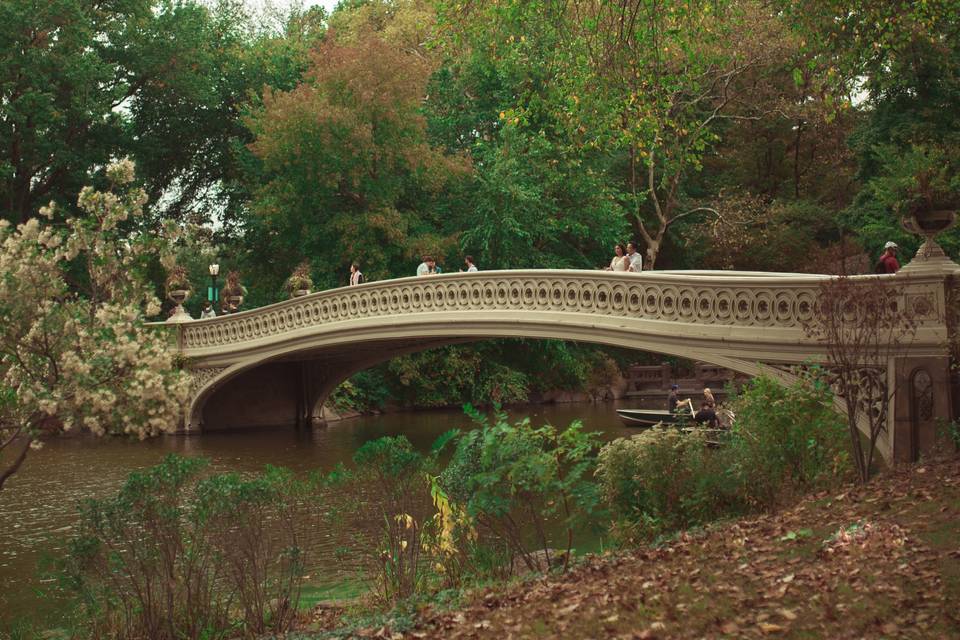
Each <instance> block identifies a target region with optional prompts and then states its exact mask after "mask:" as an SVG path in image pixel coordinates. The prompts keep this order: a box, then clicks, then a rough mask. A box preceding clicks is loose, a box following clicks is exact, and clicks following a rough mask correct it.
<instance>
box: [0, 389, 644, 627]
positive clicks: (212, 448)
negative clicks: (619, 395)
mask: <svg viewBox="0 0 960 640" xmlns="http://www.w3.org/2000/svg"><path fill="white" fill-rule="evenodd" d="M614 408H615V407H614V405H612V404H600V405H587V404H575V405H545V406H533V407H528V408H524V409H518V410H516V411H513V412H512V413H513V414H515V415H518V416H519V415H529V416H531V418H532V419H533V420H534V421H535V422H550V423H552V424H555V425H558V426H565V425H566V424H568V423H569V422H570V421H572V420H577V419H579V420H582V421H583V423H584V425H585V427H586V428H587V429H589V430H594V431H601V432H603V434H604V438H605V439H606V438H613V437H618V436H621V435H626V434H628V433H629V432H630V431H629V430H628V429H626V428H624V427H623V426H622V425H621V424H620V422H619V420H618V419H617V417H616V414H615V413H614ZM457 427H462V428H469V427H470V422H469V420H468V419H466V418H465V417H464V416H463V414H462V413H460V412H459V411H420V412H409V413H398V414H391V415H384V416H370V417H362V418H356V419H352V420H346V421H343V422H337V423H332V424H330V425H328V426H326V427H319V428H316V429H313V430H304V431H297V430H295V429H293V428H292V427H276V428H272V429H259V430H255V431H234V432H220V433H209V434H204V435H198V436H189V437H177V436H168V437H163V438H157V439H153V440H148V441H146V442H135V441H133V442H131V441H125V440H119V439H94V438H72V439H61V440H55V441H51V442H49V443H47V445H46V446H45V447H44V448H43V449H42V450H40V451H34V452H31V454H30V457H29V458H28V459H27V461H26V462H25V463H24V466H23V468H22V469H21V471H20V472H19V473H18V474H17V475H16V476H14V477H13V478H12V479H11V480H10V481H8V483H7V485H6V487H5V488H4V489H3V490H2V491H0V628H2V625H3V623H4V622H6V623H9V622H10V620H13V619H15V618H24V617H27V618H34V619H41V620H42V619H48V618H50V617H51V616H52V617H55V615H56V614H55V613H54V612H52V611H51V610H52V609H54V608H55V607H56V603H53V602H51V601H49V600H48V599H47V598H45V597H44V596H43V595H41V594H39V593H37V590H38V589H42V587H43V585H42V583H41V581H40V580H39V578H38V577H37V576H38V572H37V566H38V562H39V561H40V560H41V557H42V556H43V554H44V553H48V552H49V553H51V554H53V555H55V554H56V552H57V550H58V549H60V548H61V547H62V544H63V540H64V538H65V537H66V536H68V535H69V534H70V531H71V528H72V526H73V524H74V523H75V521H76V505H77V503H78V502H79V501H80V500H83V499H86V498H102V497H106V496H109V495H112V494H113V493H114V492H116V491H117V489H118V488H119V487H120V485H121V484H122V482H123V480H124V479H125V478H126V476H127V474H129V473H130V472H131V471H134V470H138V469H143V468H145V467H149V466H151V465H153V464H156V463H157V462H159V461H160V459H161V458H162V457H163V456H164V455H166V454H167V453H170V452H176V453H180V454H183V455H191V456H193V455H195V456H204V457H207V458H209V459H210V460H211V462H212V466H213V468H214V469H215V470H218V471H230V470H234V471H258V470H260V469H262V468H263V466H264V465H266V464H272V465H279V466H284V467H288V468H290V469H293V470H294V471H299V472H307V471H314V470H317V469H321V470H329V469H331V468H332V467H333V466H334V465H336V464H337V463H339V462H348V461H349V460H350V458H351V456H352V455H353V453H354V451H356V450H357V448H358V447H360V446H361V445H362V444H363V443H365V442H367V441H368V440H372V439H375V438H379V437H381V436H386V435H399V434H403V435H405V436H407V437H408V438H409V439H410V441H411V442H412V443H413V444H414V446H416V447H417V448H418V449H420V450H422V451H427V450H428V449H429V447H430V445H431V444H432V443H433V441H434V439H435V438H436V437H437V436H439V435H440V434H442V433H444V432H445V431H447V430H449V429H453V428H457ZM316 544H317V546H318V547H319V549H318V550H319V551H321V552H322V551H324V549H323V547H324V544H325V543H324V541H323V540H318V541H316ZM330 544H332V543H330ZM326 551H331V549H326Z"/></svg>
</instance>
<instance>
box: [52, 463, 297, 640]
mask: <svg viewBox="0 0 960 640" xmlns="http://www.w3.org/2000/svg"><path fill="white" fill-rule="evenodd" d="M207 466H208V462H207V461H206V460H204V459H201V458H183V457H180V456H177V455H174V454H170V455H168V456H167V457H166V458H164V460H163V462H162V463H160V464H159V465H157V466H156V467H153V468H151V469H148V470H146V471H142V472H136V473H133V474H131V475H130V476H129V477H128V479H127V481H126V482H125V483H124V486H123V487H122V488H121V490H120V492H119V493H118V494H117V496H116V497H113V498H107V499H102V500H88V501H86V502H85V503H84V504H83V505H82V506H81V510H80V524H79V526H78V533H77V534H76V535H75V536H74V537H73V538H72V539H71V540H70V542H69V544H68V547H67V552H66V556H65V558H64V559H63V561H62V573H61V575H62V580H61V582H62V584H63V586H64V587H65V588H66V589H67V590H69V591H72V592H73V593H75V594H76V595H77V596H78V598H79V601H80V604H81V606H82V610H83V612H84V614H85V616H86V619H87V621H88V624H89V632H90V634H91V635H92V636H94V637H103V636H108V637H113V638H143V637H149V638H157V639H158V640H162V639H170V640H173V639H175V638H176V639H180V638H197V639H199V638H204V639H208V638H225V637H235V636H236V634H237V633H244V634H248V635H251V636H253V635H259V634H263V633H266V632H273V633H278V632H283V631H285V630H287V629H288V628H289V627H290V624H291V623H292V620H293V615H294V613H295V611H296V607H297V599H298V597H299V585H300V579H301V573H302V568H303V556H302V552H301V550H300V548H299V545H298V536H299V533H298V532H297V523H301V524H302V523H303V522H305V521H306V518H304V517H303V513H302V511H301V509H302V508H303V506H304V504H305V503H304V502H303V501H302V496H303V495H304V488H303V487H301V486H300V485H299V484H298V483H297V482H296V481H295V480H294V479H293V478H292V476H291V475H290V473H289V472H287V471H284V470H281V469H275V468H268V470H267V471H266V473H264V474H263V475H261V476H258V477H254V478H252V479H245V478H241V477H240V476H239V475H237V474H234V473H230V474H222V475H209V476H205V470H206V468H207Z"/></svg>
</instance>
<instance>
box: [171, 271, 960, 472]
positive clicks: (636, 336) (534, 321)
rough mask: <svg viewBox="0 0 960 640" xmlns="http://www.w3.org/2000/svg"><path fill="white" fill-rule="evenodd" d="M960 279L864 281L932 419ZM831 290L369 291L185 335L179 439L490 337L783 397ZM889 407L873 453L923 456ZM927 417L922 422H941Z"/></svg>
mask: <svg viewBox="0 0 960 640" xmlns="http://www.w3.org/2000/svg"><path fill="white" fill-rule="evenodd" d="M957 271H960V267H957V265H955V264H953V263H949V262H946V261H941V262H937V263H936V264H927V263H923V262H922V261H918V260H915V261H914V262H913V263H911V265H909V266H908V267H907V268H905V269H903V270H902V271H901V272H900V273H898V274H896V275H893V276H856V277H855V278H856V279H859V280H860V281H863V282H867V281H869V280H875V279H877V278H880V279H885V280H889V282H890V283H891V284H894V285H895V286H897V287H898V291H899V292H900V293H901V294H902V300H903V302H904V304H908V305H910V306H911V308H912V309H913V310H914V311H915V312H916V313H917V317H918V330H917V333H916V336H915V338H914V339H913V340H912V342H911V344H910V347H909V351H908V352H907V354H906V357H904V358H898V361H897V362H891V363H880V365H881V366H885V367H886V370H887V379H888V382H889V383H890V384H894V383H895V381H896V380H898V379H900V378H903V377H904V376H910V375H912V374H911V372H913V371H914V370H916V369H917V368H918V367H920V368H922V369H923V370H924V371H925V372H926V373H927V374H928V375H927V377H926V378H924V380H926V381H929V384H928V386H929V387H930V390H929V394H932V403H933V413H934V414H935V415H938V416H944V415H948V414H949V411H950V409H949V407H950V400H949V373H948V367H949V359H948V349H947V344H948V331H947V304H948V298H949V296H948V287H949V286H950V285H949V283H950V282H952V279H951V276H950V274H951V273H956V272H957ZM826 277H829V276H816V275H799V274H780V273H753V272H751V273H745V272H729V271H722V272H707V271H684V272H680V271H673V272H671V271H653V272H645V273H642V274H628V273H613V272H603V271H575V270H562V271H560V270H521V271H482V272H476V273H460V274H444V275H438V276H431V277H420V278H402V279H397V280H387V281H381V282H371V283H367V284H363V285H360V286H356V287H345V288H340V289H334V290H330V291H323V292H318V293H314V294H311V295H308V296H304V297H301V298H295V299H292V300H288V301H285V302H280V303H277V304H274V305H270V306H267V307H262V308H259V309H253V310H250V311H245V312H242V313H237V314H233V315H229V316H224V317H218V318H215V319H210V320H199V321H193V322H185V323H180V324H177V325H176V332H177V341H178V345H179V349H180V351H181V353H182V355H183V356H184V357H185V360H186V362H187V368H188V369H189V371H190V372H191V375H192V376H193V386H192V398H191V400H190V402H189V406H188V407H186V410H185V417H184V430H185V431H186V432H188V433H189V432H197V431H200V430H204V429H218V428H225V427H246V426H260V425H277V424H290V423H293V422H297V423H301V424H302V423H304V422H308V421H322V419H323V414H322V407H323V403H324V400H325V399H326V398H327V396H328V395H329V394H330V393H331V392H332V391H333V389H335V388H336V386H337V385H338V384H340V383H341V382H342V381H344V380H345V379H347V378H349V377H350V376H351V375H353V374H354V373H356V372H358V371H360V370H362V369H365V368H367V367H370V366H373V365H375V364H377V363H380V362H383V361H386V360H388V359H390V358H393V357H395V356H397V355H400V354H404V353H410V352H415V351H420V350H424V349H429V348H432V347H437V346H441V345H449V344H455V343H462V342H471V341H476V340H482V339H488V338H555V339H563V340H575V341H583V342H591V343H599V344H605V345H614V346H618V347H628V348H632V349H638V350H644V351H651V352H657V353H662V354H669V355H675V356H681V357H686V358H691V359H698V360H703V361H706V362H710V363H713V364H716V365H720V366H724V367H727V368H729V369H732V370H735V371H739V372H743V373H746V374H749V375H756V374H759V373H761V372H767V373H770V374H772V375H774V376H776V377H777V378H779V379H781V380H783V381H785V382H787V381H789V380H791V379H793V377H794V375H795V373H794V372H793V371H795V370H791V367H793V366H796V365H802V364H804V363H810V362H823V361H825V358H826V355H825V349H824V346H823V345H822V344H819V343H817V342H816V341H815V340H812V339H811V338H809V337H807V335H806V334H805V331H804V329H803V326H804V323H805V322H806V321H808V320H809V319H810V318H811V316H812V314H813V313H814V306H815V301H816V298H817V294H818V287H819V286H820V284H821V283H822V281H823V279H824V278H826ZM438 373H440V374H442V372H438ZM925 384H926V382H925ZM922 393H923V394H928V390H927V389H926V388H925V389H923V390H922ZM915 395H916V394H915ZM923 397H924V398H926V397H927V396H926V395H924V396H923ZM894 403H895V404H896V406H894V407H891V409H892V410H890V411H889V414H888V415H890V416H895V420H896V422H897V425H898V426H897V428H893V429H891V428H888V429H887V433H886V434H885V436H884V437H883V438H882V439H881V442H880V443H879V450H880V452H881V454H882V455H883V456H884V457H886V458H887V459H891V458H896V459H901V458H902V459H909V458H911V457H915V456H916V452H917V438H916V429H917V408H916V406H915V405H916V402H915V401H914V400H912V399H910V398H909V397H907V396H905V395H904V394H902V393H900V392H899V391H898V392H897V394H896V397H895V398H894ZM925 407H926V405H924V407H921V409H923V411H925V413H922V415H920V419H921V420H923V419H926V420H928V421H932V420H933V417H932V416H931V415H930V411H927V409H926V408H925ZM901 423H903V424H904V425H906V426H904V427H903V428H902V429H901V428H900V426H899V425H900V424H901ZM888 426H889V425H888Z"/></svg>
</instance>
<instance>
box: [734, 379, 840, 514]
mask: <svg viewBox="0 0 960 640" xmlns="http://www.w3.org/2000/svg"><path fill="white" fill-rule="evenodd" d="M733 404H734V410H735V413H736V416H737V419H736V423H735V425H734V428H733V433H732V438H731V443H730V451H729V454H728V457H729V459H730V464H731V468H732V471H733V474H734V476H735V477H736V478H737V479H738V482H739V491H738V493H739V494H740V495H741V496H742V497H743V498H744V499H746V500H747V501H748V502H749V503H750V504H751V505H752V506H755V507H758V508H761V509H772V508H774V507H776V506H777V505H778V503H779V502H781V501H782V500H784V499H788V498H789V497H790V496H791V494H797V493H805V492H808V491H811V490H813V489H817V488H820V487H823V486H828V485H830V484H833V483H835V482H836V481H837V479H838V478H839V477H844V476H846V475H848V474H849V473H850V454H849V450H848V447H847V439H846V438H847V435H846V423H845V421H844V419H843V416H841V415H840V414H839V413H838V412H837V411H836V409H835V408H834V404H833V393H832V392H831V391H830V387H829V385H828V384H827V383H826V381H824V380H823V378H822V377H821V376H820V375H818V373H817V372H816V371H815V372H813V373H811V374H805V375H803V377H802V378H801V379H800V380H799V381H798V382H797V383H795V384H793V385H791V386H789V387H785V386H783V385H782V384H779V383H778V382H776V381H775V380H773V379H771V378H768V377H765V376H760V377H757V378H754V379H753V380H752V381H751V382H750V384H749V385H747V387H746V388H745V389H744V390H743V392H742V393H741V395H740V396H739V397H738V398H737V399H736V400H735V401H734V403H733Z"/></svg>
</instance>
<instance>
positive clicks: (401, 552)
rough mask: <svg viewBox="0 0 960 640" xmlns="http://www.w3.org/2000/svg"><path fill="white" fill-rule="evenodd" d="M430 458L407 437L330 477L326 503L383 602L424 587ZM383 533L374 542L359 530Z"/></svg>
mask: <svg viewBox="0 0 960 640" xmlns="http://www.w3.org/2000/svg"><path fill="white" fill-rule="evenodd" d="M429 461H430V460H429V459H428V458H427V457H425V456H423V455H422V454H420V453H418V452H417V451H416V450H414V448H413V445H411V444H410V441H409V440H407V438H406V437H404V436H396V437H384V438H379V439H377V440H373V441H371V442H368V443H366V444H365V445H363V446H362V447H360V449H358V450H357V452H356V454H354V456H353V462H354V465H355V468H354V469H350V470H348V469H345V468H343V467H339V468H337V469H335V470H334V471H333V472H332V473H331V474H329V475H328V476H327V477H326V479H325V483H324V486H325V487H326V489H328V491H327V492H325V494H324V496H323V500H324V502H325V503H327V504H328V505H332V508H331V509H330V517H331V518H332V519H333V520H334V521H335V522H337V523H338V524H339V525H340V526H339V527H337V528H338V530H340V531H341V532H343V533H344V534H345V536H346V539H345V540H344V541H343V542H344V544H345V545H346V546H347V547H348V548H350V549H351V550H353V551H354V552H355V553H354V555H355V556H356V557H360V558H361V559H362V561H363V564H364V568H365V569H366V571H367V572H368V573H369V574H371V575H373V577H374V580H373V584H372V592H373V594H374V595H375V597H377V599H379V600H380V601H381V602H384V603H395V602H397V601H399V600H402V599H404V598H407V597H409V596H411V595H413V594H414V593H416V592H418V591H419V590H420V589H421V588H422V587H423V585H424V579H425V574H424V572H423V571H422V569H423V566H422V563H421V558H420V555H421V551H422V549H423V543H422V540H421V536H423V535H424V532H425V530H426V529H428V528H429V526H430V523H431V522H432V519H431V515H432V513H431V509H430V487H429V481H428V475H427V469H428V463H429ZM371 528H372V529H374V530H376V531H377V533H376V534H375V536H376V538H375V539H374V540H369V539H366V538H365V537H363V536H358V535H356V532H357V531H366V530H370V529H371Z"/></svg>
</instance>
